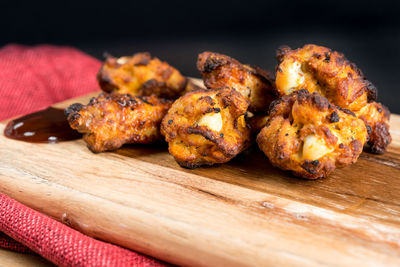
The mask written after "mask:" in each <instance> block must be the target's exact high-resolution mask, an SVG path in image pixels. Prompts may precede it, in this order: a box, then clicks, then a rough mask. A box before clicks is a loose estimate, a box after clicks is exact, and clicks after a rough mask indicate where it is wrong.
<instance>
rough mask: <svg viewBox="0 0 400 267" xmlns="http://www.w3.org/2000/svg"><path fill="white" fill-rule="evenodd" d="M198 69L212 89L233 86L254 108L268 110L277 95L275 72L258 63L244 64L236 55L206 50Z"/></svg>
mask: <svg viewBox="0 0 400 267" xmlns="http://www.w3.org/2000/svg"><path fill="white" fill-rule="evenodd" d="M197 69H198V70H199V71H200V73H201V75H202V76H203V80H204V85H205V86H206V87H207V88H209V89H216V88H221V87H230V88H234V89H236V90H237V91H239V92H240V93H241V94H242V95H243V96H244V97H245V98H246V99H247V100H249V101H250V106H249V110H250V111H251V112H257V111H266V110H268V107H269V105H270V103H271V102H272V101H273V100H274V99H276V95H275V89H274V85H273V84H274V82H273V78H272V75H271V74H270V73H269V72H268V71H265V70H262V69H260V68H258V67H251V66H249V65H244V64H241V63H240V62H239V61H237V60H236V59H233V58H231V57H228V56H226V55H221V54H218V53H213V52H203V53H201V54H199V57H198V59H197Z"/></svg>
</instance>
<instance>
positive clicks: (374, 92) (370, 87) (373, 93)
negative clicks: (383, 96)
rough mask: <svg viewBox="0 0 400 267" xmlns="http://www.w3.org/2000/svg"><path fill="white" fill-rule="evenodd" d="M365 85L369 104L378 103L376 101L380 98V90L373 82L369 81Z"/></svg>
mask: <svg viewBox="0 0 400 267" xmlns="http://www.w3.org/2000/svg"><path fill="white" fill-rule="evenodd" d="M365 83H366V90H367V98H368V102H372V101H376V99H377V98H378V89H377V88H376V87H375V85H374V84H373V83H372V82H370V81H368V80H365Z"/></svg>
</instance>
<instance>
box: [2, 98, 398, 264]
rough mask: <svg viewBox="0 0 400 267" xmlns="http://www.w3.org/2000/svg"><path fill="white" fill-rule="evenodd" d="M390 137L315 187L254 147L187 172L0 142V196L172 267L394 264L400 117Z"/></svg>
mask: <svg viewBox="0 0 400 267" xmlns="http://www.w3.org/2000/svg"><path fill="white" fill-rule="evenodd" d="M90 97H91V96H87V97H83V98H81V99H79V101H80V102H82V103H85V102H87V101H88V99H89V98H90ZM76 101H77V100H71V101H67V102H65V103H62V104H60V105H58V106H61V107H65V106H66V105H68V104H70V103H72V102H76ZM4 126H5V123H0V131H3V128H4ZM391 132H392V136H393V143H392V144H391V146H390V147H389V151H388V152H387V153H386V154H385V155H380V156H377V155H372V154H368V153H363V154H362V155H361V157H360V159H359V160H358V162H357V163H356V164H354V165H352V166H349V167H346V168H343V169H338V170H336V171H335V172H334V173H333V175H331V176H330V177H329V178H327V179H321V180H316V181H308V180H303V179H298V178H295V177H293V176H292V175H291V174H290V173H287V172H283V171H281V170H279V169H276V168H273V167H272V166H271V165H270V164H269V163H268V160H267V159H266V157H265V156H264V155H263V154H262V153H261V152H260V151H258V149H257V148H256V147H254V148H253V149H251V150H250V151H248V152H246V153H244V154H243V155H240V156H238V157H237V158H235V159H234V160H232V161H231V162H229V163H228V164H223V165H219V166H214V167H207V168H198V169H195V170H187V169H182V168H180V167H179V166H178V165H177V164H176V163H175V161H174V160H173V158H172V156H170V155H169V154H168V152H167V146H166V145H163V144H161V145H153V146H144V145H129V146H125V147H124V148H123V149H120V150H118V151H116V152H109V153H101V154H93V153H91V152H90V151H89V150H88V149H87V148H86V146H85V143H84V142H83V141H82V140H77V141H70V142H64V143H59V144H30V143H24V142H19V141H14V140H10V139H7V138H5V137H4V136H3V135H1V136H0V155H1V157H0V192H3V193H5V194H7V195H9V196H11V197H13V198H14V199H16V200H18V201H20V202H22V203H24V204H26V205H28V206H30V207H32V208H34V209H36V210H38V211H40V212H43V213H46V214H48V215H50V216H52V217H54V218H56V219H58V220H60V221H63V222H64V223H66V224H68V225H70V226H72V227H74V228H75V229H78V230H79V231H81V232H83V233H85V234H88V235H90V236H93V237H95V238H99V239H103V240H106V241H109V242H112V243H116V244H119V245H121V246H124V247H127V248H131V249H133V250H137V251H141V252H143V253H145V254H148V255H152V256H154V257H156V258H160V259H163V260H166V261H168V262H172V263H175V264H183V265H195V266H245V265H248V266H261V265H262V266H265V265H272V266H277V265H278V266H280V265H284V266H320V265H334V266H349V265H352V266H357V265H360V266H361V265H362V266H376V265H382V266H396V265H397V266H398V265H400V193H399V192H400V117H399V116H397V115H393V116H392V120H391Z"/></svg>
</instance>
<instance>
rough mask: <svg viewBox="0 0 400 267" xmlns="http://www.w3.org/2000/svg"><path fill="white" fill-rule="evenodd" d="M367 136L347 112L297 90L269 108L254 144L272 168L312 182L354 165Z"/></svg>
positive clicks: (361, 122)
mask: <svg viewBox="0 0 400 267" xmlns="http://www.w3.org/2000/svg"><path fill="white" fill-rule="evenodd" d="M367 135H368V134H367V128H366V127H365V124H364V122H363V121H362V120H361V119H358V118H357V117H356V116H355V115H354V114H353V113H352V112H351V111H349V110H346V109H341V108H338V107H336V106H334V105H332V104H330V103H329V101H328V100H327V99H326V98H324V97H323V96H321V95H319V94H318V93H316V92H314V93H313V94H309V93H308V92H307V90H299V91H295V92H293V93H292V94H290V95H287V96H283V97H282V98H280V99H279V100H276V101H275V102H274V103H273V104H272V105H271V109H270V114H269V119H268V122H267V125H266V126H265V127H264V128H263V129H262V131H261V132H260V134H259V135H258V136H257V143H258V145H259V147H260V149H261V150H262V151H263V152H264V153H265V155H266V156H267V157H268V158H269V160H270V161H271V163H272V164H273V165H274V166H277V167H279V168H281V169H283V170H290V171H293V173H294V174H295V175H297V176H300V177H304V178H308V179H316V178H320V177H327V176H328V175H329V174H330V173H331V172H332V171H333V170H335V168H336V167H343V166H346V165H349V164H352V163H354V162H356V160H357V158H358V156H359V155H360V153H361V152H362V148H363V145H364V143H365V142H366V140H367Z"/></svg>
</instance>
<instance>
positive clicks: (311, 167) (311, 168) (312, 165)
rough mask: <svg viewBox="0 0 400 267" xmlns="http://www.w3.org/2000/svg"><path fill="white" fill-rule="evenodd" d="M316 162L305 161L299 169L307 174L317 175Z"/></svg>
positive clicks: (317, 163) (317, 162)
mask: <svg viewBox="0 0 400 267" xmlns="http://www.w3.org/2000/svg"><path fill="white" fill-rule="evenodd" d="M318 165H319V161H318V160H305V161H304V162H303V164H301V167H302V168H303V169H304V170H305V171H306V172H308V173H309V174H317V173H318V168H317V167H318Z"/></svg>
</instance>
